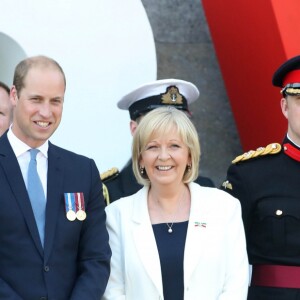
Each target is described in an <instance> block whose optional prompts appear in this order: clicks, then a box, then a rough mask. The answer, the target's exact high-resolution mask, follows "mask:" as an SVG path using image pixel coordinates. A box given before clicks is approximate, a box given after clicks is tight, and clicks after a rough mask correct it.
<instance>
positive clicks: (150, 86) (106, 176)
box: [101, 79, 214, 204]
mask: <svg viewBox="0 0 300 300" xmlns="http://www.w3.org/2000/svg"><path fill="white" fill-rule="evenodd" d="M199 95H200V92H199V90H198V88H197V87H196V86H195V85H194V84H193V83H191V82H188V81H185V80H180V79H162V80H156V81H153V82H149V83H146V84H143V85H142V86H140V87H138V88H136V89H134V90H133V91H131V92H129V93H128V94H126V95H125V96H124V97H122V99H121V100H120V101H119V102H118V104H117V105H118V107H119V108H120V109H124V110H128V111H129V115H130V132H131V135H132V136H133V135H134V133H135V130H136V128H137V126H138V124H139V122H140V120H141V118H142V117H143V116H144V115H145V114H147V113H148V112H149V111H151V110H153V109H155V108H157V107H162V106H174V107H176V108H177V109H179V110H183V111H184V112H186V113H187V114H188V115H189V116H190V115H191V113H190V111H189V105H190V104H191V103H193V102H194V101H196V100H197V99H198V98H199ZM101 179H102V181H103V183H104V185H103V188H104V195H105V199H106V203H107V204H109V203H110V202H113V201H115V200H117V199H120V198H122V197H126V196H130V195H132V194H134V193H136V192H137V191H138V190H139V189H141V188H142V186H141V185H140V184H138V182H137V181H136V179H135V176H134V174H133V169H132V160H131V159H130V160H129V161H128V163H127V164H126V165H125V167H124V168H123V169H122V170H121V172H119V171H118V169H116V168H112V169H110V170H108V171H106V172H104V173H102V174H101ZM195 182H196V183H198V184H200V185H202V186H207V187H214V183H213V181H212V180H211V179H210V178H208V177H204V176H199V177H198V178H197V179H196V180H195Z"/></svg>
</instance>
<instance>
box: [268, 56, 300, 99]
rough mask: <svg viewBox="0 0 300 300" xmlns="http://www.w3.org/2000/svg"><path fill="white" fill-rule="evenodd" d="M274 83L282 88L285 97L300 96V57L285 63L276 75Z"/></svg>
mask: <svg viewBox="0 0 300 300" xmlns="http://www.w3.org/2000/svg"><path fill="white" fill-rule="evenodd" d="M272 83H273V85H274V86H278V87H281V88H282V90H281V93H282V94H284V95H290V96H297V95H300V55H298V56H295V57H293V58H291V59H289V60H287V61H286V62H285V63H283V64H282V65H281V66H280V67H279V68H278V69H277V71H276V72H275V73H274V75H273V79H272Z"/></svg>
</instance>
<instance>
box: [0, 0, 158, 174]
mask: <svg viewBox="0 0 300 300" xmlns="http://www.w3.org/2000/svg"><path fill="white" fill-rule="evenodd" d="M0 49H1V50H0V70H1V71H0V80H2V81H5V82H6V83H8V84H11V82H12V74H13V69H14V67H15V65H16V63H17V62H18V61H20V60H21V59H22V58H24V57H25V56H32V55H38V54H43V55H47V56H50V57H52V58H54V59H55V60H57V61H58V62H59V63H60V64H61V66H62V67H63V69H64V71H65V73H66V77H67V92H66V98H65V105H64V113H63V120H62V123H61V125H60V127H59V129H58V130H57V132H56V133H55V134H54V135H53V136H52V137H51V141H52V142H53V143H55V144H58V145H59V146H62V147H64V148H67V149H69V150H71V151H75V152H78V153H80V154H84V155H86V156H89V157H92V158H94V159H95V161H96V163H97V165H98V168H99V170H100V171H101V172H103V171H105V170H106V169H108V168H111V167H118V168H122V167H123V165H124V164H125V163H126V161H127V160H128V158H129V157H130V147H131V136H130V131H129V114H128V112H127V111H121V110H119V109H118V108H117V106H116V103H117V101H118V100H119V99H120V98H121V97H122V95H123V94H124V93H127V92H128V91H130V90H131V89H132V88H135V87H136V86H138V85H140V84H142V83H144V82H147V81H152V80H155V79H156V54H155V44H154V39H153V34H152V30H151V27H150V24H149V21H148V18H147V15H146V12H145V10H144V7H143V5H142V3H141V1H140V0H107V1H106V0H86V1H82V0H61V1H53V0H43V1H40V0H26V1H24V0H2V1H1V18H0ZM12 49H14V50H12ZM4 66H5V68H4ZM2 67H3V68H2Z"/></svg>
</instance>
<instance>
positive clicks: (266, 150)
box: [232, 143, 281, 164]
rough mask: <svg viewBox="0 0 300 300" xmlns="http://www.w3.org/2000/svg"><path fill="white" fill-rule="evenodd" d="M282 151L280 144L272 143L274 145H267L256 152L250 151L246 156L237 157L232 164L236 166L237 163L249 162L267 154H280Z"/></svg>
mask: <svg viewBox="0 0 300 300" xmlns="http://www.w3.org/2000/svg"><path fill="white" fill-rule="evenodd" d="M280 150H281V145H280V144H278V143H272V144H269V145H267V146H266V147H259V148H257V149H256V150H255V151H254V150H250V151H248V152H245V153H244V154H242V155H239V156H237V157H236V158H235V159H234V160H233V161H232V163H233V164H235V163H237V162H240V161H244V160H248V159H250V158H253V157H257V156H263V155H267V154H276V153H278V152H280Z"/></svg>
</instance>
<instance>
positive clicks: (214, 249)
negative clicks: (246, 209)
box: [102, 183, 249, 300]
mask: <svg viewBox="0 0 300 300" xmlns="http://www.w3.org/2000/svg"><path fill="white" fill-rule="evenodd" d="M189 189H190V192H191V211H190V218H189V224H188V230H187V236H186V243H185V251H184V299H185V300H198V299H199V300H216V299H218V300H243V299H246V298H247V291H248V280H249V279H248V275H249V271H248V268H249V267H248V258H247V253H246V243H245V235H244V228H243V224H242V219H241V208H240V203H239V201H238V200H237V199H235V198H234V197H232V196H230V195H229V194H227V193H226V192H223V191H221V190H219V189H216V188H207V187H202V186H200V185H198V184H196V183H190V184H189ZM147 195H148V188H147V187H144V188H142V189H141V190H140V191H138V192H137V193H136V194H134V195H132V196H129V197H126V198H122V199H120V200H118V201H115V202H113V203H112V204H110V205H109V206H107V207H106V213H107V228H108V232H109V243H110V246H111V249H112V259H111V275H110V278H109V281H108V285H107V288H106V291H105V294H104V296H103V298H102V299H105V300H117V299H118V300H120V299H127V300H148V299H149V300H154V299H161V300H162V299H164V297H163V287H162V276H161V267H160V260H159V254H158V250H157V247H156V241H155V237H154V233H153V230H152V225H151V222H150V217H149V213H148V207H147ZM170 251H172V249H170Z"/></svg>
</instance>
